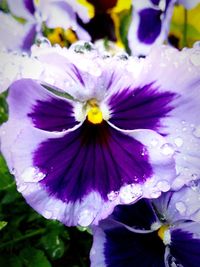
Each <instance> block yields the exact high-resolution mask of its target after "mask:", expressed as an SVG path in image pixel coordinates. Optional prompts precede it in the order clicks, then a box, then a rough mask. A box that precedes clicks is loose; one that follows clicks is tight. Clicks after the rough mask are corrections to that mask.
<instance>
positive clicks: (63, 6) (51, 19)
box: [38, 1, 76, 29]
mask: <svg viewBox="0 0 200 267" xmlns="http://www.w3.org/2000/svg"><path fill="white" fill-rule="evenodd" d="M38 9H39V10H40V12H41V16H42V17H43V18H46V19H45V22H46V24H47V26H48V27H49V28H56V27H62V28H64V29H67V28H70V27H72V28H75V26H76V16H75V12H74V11H73V9H72V7H71V6H70V5H69V4H68V3H67V2H66V1H48V3H46V1H41V2H40V3H39V6H38Z"/></svg>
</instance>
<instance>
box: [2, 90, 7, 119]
mask: <svg viewBox="0 0 200 267" xmlns="http://www.w3.org/2000/svg"><path fill="white" fill-rule="evenodd" d="M6 95H7V92H6V93H3V94H0V124H2V123H3V122H5V121H7V119H8V105H7V102H6Z"/></svg>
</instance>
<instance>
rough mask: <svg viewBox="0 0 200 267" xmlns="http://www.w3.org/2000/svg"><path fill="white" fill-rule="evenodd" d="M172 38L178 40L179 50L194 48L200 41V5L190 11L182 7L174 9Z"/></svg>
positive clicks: (171, 28)
mask: <svg viewBox="0 0 200 267" xmlns="http://www.w3.org/2000/svg"><path fill="white" fill-rule="evenodd" d="M170 36H173V37H175V38H177V40H178V47H179V48H183V47H184V46H188V47H192V46H193V44H194V43H195V42H196V41H198V40H200V4H199V5H197V6H196V7H195V8H193V9H190V10H186V9H185V8H184V7H183V6H181V5H178V6H175V7H174V13H173V16H172V21H171V27H170Z"/></svg>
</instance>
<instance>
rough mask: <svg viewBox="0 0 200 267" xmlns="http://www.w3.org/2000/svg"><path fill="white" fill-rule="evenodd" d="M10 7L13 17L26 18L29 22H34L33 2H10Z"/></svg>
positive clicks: (25, 0) (28, 0) (17, 0)
mask: <svg viewBox="0 0 200 267" xmlns="http://www.w3.org/2000/svg"><path fill="white" fill-rule="evenodd" d="M31 2H32V3H31ZM8 6H9V9H10V11H11V13H12V14H13V15H15V16H17V17H19V18H24V19H26V20H28V21H32V22H33V21H34V18H33V13H34V7H33V0H16V1H12V0H8Z"/></svg>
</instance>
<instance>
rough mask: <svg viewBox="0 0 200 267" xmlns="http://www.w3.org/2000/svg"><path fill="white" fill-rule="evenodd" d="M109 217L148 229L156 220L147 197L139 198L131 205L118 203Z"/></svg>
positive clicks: (131, 225) (137, 227)
mask: <svg viewBox="0 0 200 267" xmlns="http://www.w3.org/2000/svg"><path fill="white" fill-rule="evenodd" d="M109 218H112V219H114V220H115V221H118V222H121V223H123V224H125V225H128V226H130V227H132V228H136V229H143V230H145V229H146V230H150V229H151V225H152V224H153V223H156V222H157V221H158V218H157V215H156V214H155V211H154V209H153V207H152V204H151V202H150V201H149V200H147V199H141V200H139V201H137V202H136V203H135V204H132V205H118V206H117V207H115V209H114V211H113V213H112V215H110V217H109Z"/></svg>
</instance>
